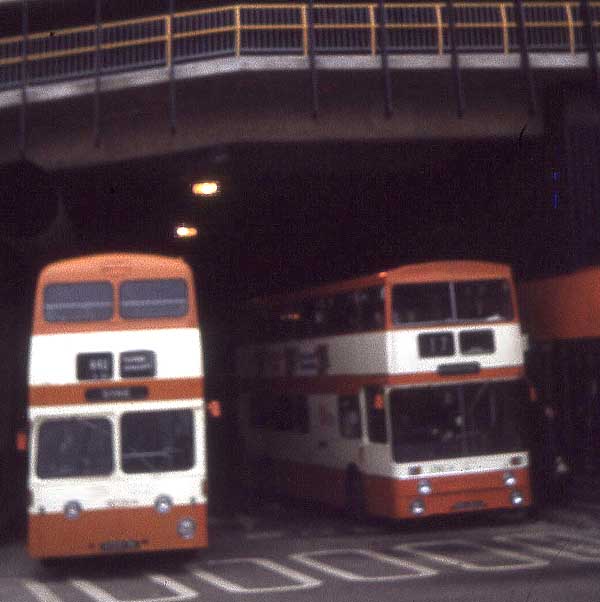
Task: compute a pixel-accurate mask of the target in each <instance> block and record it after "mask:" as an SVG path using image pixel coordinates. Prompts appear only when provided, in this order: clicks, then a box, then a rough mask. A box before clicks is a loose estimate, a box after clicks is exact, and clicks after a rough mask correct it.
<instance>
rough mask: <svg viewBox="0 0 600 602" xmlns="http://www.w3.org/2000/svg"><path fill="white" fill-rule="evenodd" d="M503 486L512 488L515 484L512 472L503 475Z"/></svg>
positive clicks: (515, 480) (515, 479)
mask: <svg viewBox="0 0 600 602" xmlns="http://www.w3.org/2000/svg"><path fill="white" fill-rule="evenodd" d="M504 484H505V485H506V486H507V487H514V486H515V485H516V484H517V478H516V477H515V475H514V474H513V473H512V472H505V473H504Z"/></svg>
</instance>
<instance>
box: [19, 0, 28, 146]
mask: <svg viewBox="0 0 600 602" xmlns="http://www.w3.org/2000/svg"><path fill="white" fill-rule="evenodd" d="M21 1H22V3H23V4H22V5H21V11H22V12H21V40H22V42H21V43H22V46H21V55H22V60H21V110H20V112H19V152H20V154H21V157H24V156H25V150H26V148H27V83H28V79H29V77H28V73H27V57H28V52H29V48H28V45H29V6H28V4H27V0H21Z"/></svg>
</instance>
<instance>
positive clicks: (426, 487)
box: [417, 479, 432, 495]
mask: <svg viewBox="0 0 600 602" xmlns="http://www.w3.org/2000/svg"><path fill="white" fill-rule="evenodd" d="M417 491H418V492H419V495H429V494H430V493H431V491H432V489H431V483H430V482H429V481H428V480H427V479H423V480H421V481H419V484H418V485H417Z"/></svg>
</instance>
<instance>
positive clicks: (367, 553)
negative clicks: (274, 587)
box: [288, 548, 438, 582]
mask: <svg viewBox="0 0 600 602" xmlns="http://www.w3.org/2000/svg"><path fill="white" fill-rule="evenodd" d="M339 554H354V555H356V556H364V557H366V558H371V559H372V560H376V561H378V562H382V563H384V564H388V565H390V564H391V565H392V566H399V567H402V568H403V569H408V570H410V571H412V572H411V573H400V574H396V575H381V576H376V577H369V576H366V575H359V574H357V573H352V572H350V571H346V570H343V569H339V568H337V567H333V566H331V565H330V564H326V563H325V562H321V561H319V560H315V559H314V557H315V556H319V557H323V556H335V555H339ZM288 558H291V559H292V560H295V561H296V562H301V563H302V564H305V565H306V566H309V567H311V568H313V569H316V570H318V571H321V572H323V573H327V574H328V575H333V576H334V577H338V578H339V579H344V580H345V581H368V582H376V581H401V580H403V579H415V578H417V577H432V576H433V575H437V573H438V571H436V570H434V569H430V568H427V567H424V566H421V565H419V564H415V563H413V562H409V561H408V560H402V559H400V558H395V557H394V556H388V555H386V554H380V553H378V552H372V551H371V550H362V549H354V548H349V549H342V548H340V549H332V550H317V551H315V552H304V553H302V554H291V555H290V556H289V557H288Z"/></svg>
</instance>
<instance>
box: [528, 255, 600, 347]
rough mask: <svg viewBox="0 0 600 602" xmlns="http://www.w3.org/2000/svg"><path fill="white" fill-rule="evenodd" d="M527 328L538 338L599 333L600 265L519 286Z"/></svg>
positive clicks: (596, 335) (573, 336) (571, 337)
mask: <svg viewBox="0 0 600 602" xmlns="http://www.w3.org/2000/svg"><path fill="white" fill-rule="evenodd" d="M519 293H520V298H521V304H522V310H523V322H524V324H525V329H526V331H527V332H528V333H529V334H530V335H531V336H532V337H533V338H536V339H539V340H548V341H549V340H552V339H579V338H590V337H599V336H600V266H592V267H588V268H583V269H580V270H577V271H575V272H573V273H571V274H564V275H561V276H554V277H551V278H541V279H539V280H531V281H529V282H524V283H522V284H521V285H520V286H519Z"/></svg>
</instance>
